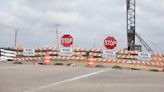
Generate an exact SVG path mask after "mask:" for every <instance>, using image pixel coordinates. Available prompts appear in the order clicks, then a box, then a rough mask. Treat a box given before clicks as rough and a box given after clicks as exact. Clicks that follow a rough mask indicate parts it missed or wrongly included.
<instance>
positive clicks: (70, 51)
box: [59, 48, 73, 56]
mask: <svg viewBox="0 0 164 92" xmlns="http://www.w3.org/2000/svg"><path fill="white" fill-rule="evenodd" d="M72 55H73V49H72V48H60V52H59V56H72Z"/></svg>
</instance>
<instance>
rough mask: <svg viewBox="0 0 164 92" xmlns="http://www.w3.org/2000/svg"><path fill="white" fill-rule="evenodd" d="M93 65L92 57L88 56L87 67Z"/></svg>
mask: <svg viewBox="0 0 164 92" xmlns="http://www.w3.org/2000/svg"><path fill="white" fill-rule="evenodd" d="M93 65H94V63H93V56H92V55H89V56H88V65H87V66H88V67H93Z"/></svg>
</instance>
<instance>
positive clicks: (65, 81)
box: [24, 68, 112, 92]
mask: <svg viewBox="0 0 164 92" xmlns="http://www.w3.org/2000/svg"><path fill="white" fill-rule="evenodd" d="M111 69H112V68H107V69H103V70H100V71H96V72H92V73H89V74H85V75H81V76H77V77H74V78H70V79H66V80H63V81H59V82H54V83H52V84H48V85H43V86H40V87H37V88H35V89H31V90H26V91H24V92H36V91H39V90H42V89H45V88H49V87H52V86H56V85H59V84H63V83H67V82H71V81H75V80H78V79H82V78H85V77H89V76H93V75H96V74H99V73H102V72H106V71H109V70H111Z"/></svg>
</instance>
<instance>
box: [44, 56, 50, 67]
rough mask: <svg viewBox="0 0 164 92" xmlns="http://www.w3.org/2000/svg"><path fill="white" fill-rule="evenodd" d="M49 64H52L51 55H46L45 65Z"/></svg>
mask: <svg viewBox="0 0 164 92" xmlns="http://www.w3.org/2000/svg"><path fill="white" fill-rule="evenodd" d="M49 64H50V57H49V53H46V54H45V56H44V65H49Z"/></svg>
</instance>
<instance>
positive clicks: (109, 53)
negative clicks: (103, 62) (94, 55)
mask: <svg viewBox="0 0 164 92" xmlns="http://www.w3.org/2000/svg"><path fill="white" fill-rule="evenodd" d="M102 56H103V58H109V59H115V58H116V51H110V50H103V55H102Z"/></svg>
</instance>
